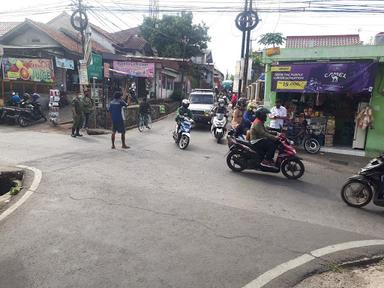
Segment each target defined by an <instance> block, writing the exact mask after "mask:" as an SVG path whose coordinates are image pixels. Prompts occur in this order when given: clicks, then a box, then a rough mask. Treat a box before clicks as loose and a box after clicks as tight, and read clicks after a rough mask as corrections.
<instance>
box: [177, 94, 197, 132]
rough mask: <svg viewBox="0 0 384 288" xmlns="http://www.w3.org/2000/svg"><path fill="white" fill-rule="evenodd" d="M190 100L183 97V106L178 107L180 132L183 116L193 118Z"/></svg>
mask: <svg viewBox="0 0 384 288" xmlns="http://www.w3.org/2000/svg"><path fill="white" fill-rule="evenodd" d="M189 104H190V102H189V100H188V99H183V101H181V106H180V107H179V108H178V109H177V113H176V119H175V120H176V123H177V125H176V132H177V133H178V132H179V128H180V123H181V121H182V118H183V117H188V118H190V119H192V118H193V114H192V112H191V110H189V109H188V107H189Z"/></svg>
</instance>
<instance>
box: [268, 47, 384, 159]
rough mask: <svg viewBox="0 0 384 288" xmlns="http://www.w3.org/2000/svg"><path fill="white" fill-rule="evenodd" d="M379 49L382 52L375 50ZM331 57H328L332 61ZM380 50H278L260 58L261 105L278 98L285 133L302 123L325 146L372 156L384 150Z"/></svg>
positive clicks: (383, 110) (270, 103)
mask: <svg viewBox="0 0 384 288" xmlns="http://www.w3.org/2000/svg"><path fill="white" fill-rule="evenodd" d="M380 48H381V49H380ZM331 55H332V56H331ZM380 55H384V51H383V50H382V47H380V46H370V47H367V46H356V47H348V48H347V47H322V48H310V49H293V48H292V49H281V53H280V54H279V55H274V56H271V57H267V56H264V61H265V63H266V64H267V65H266V88H265V98H264V104H265V105H266V106H267V107H272V106H273V105H274V102H275V100H276V99H280V100H281V102H282V103H283V105H284V106H285V107H286V108H287V110H288V116H289V121H287V124H286V125H287V127H286V128H287V129H288V131H290V129H293V128H292V127H297V126H298V125H299V123H302V121H303V120H304V119H305V120H307V122H308V123H309V124H310V125H311V128H313V131H315V133H316V134H317V135H318V140H319V141H320V142H321V144H322V145H324V146H326V147H337V148H343V149H344V148H345V149H350V150H351V151H352V148H353V149H355V151H356V150H361V151H364V150H366V151H367V152H368V153H366V154H375V153H377V152H380V150H381V151H382V150H384V145H383V144H381V145H380V144H378V143H384V133H382V128H381V126H382V125H380V124H379V123H380V122H378V121H380V120H381V119H383V116H384V115H383V114H384V106H383V105H382V104H383V101H382V99H381V98H384V96H382V94H383V87H382V86H383V83H382V82H383V77H384V75H383V73H382V72H383V69H382V68H383V67H382V66H383V64H382V63H381V61H382V60H383V58H382V56H380Z"/></svg>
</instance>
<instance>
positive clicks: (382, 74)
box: [366, 64, 384, 156]
mask: <svg viewBox="0 0 384 288" xmlns="http://www.w3.org/2000/svg"><path fill="white" fill-rule="evenodd" d="M382 93H384V64H381V65H380V66H379V70H378V73H377V76H376V81H375V87H374V91H373V96H372V99H371V107H372V108H373V111H374V115H373V117H374V122H373V129H372V130H369V131H368V136H367V143H366V151H367V152H368V153H367V154H369V155H370V156H377V154H379V153H382V152H384V95H383V94H382Z"/></svg>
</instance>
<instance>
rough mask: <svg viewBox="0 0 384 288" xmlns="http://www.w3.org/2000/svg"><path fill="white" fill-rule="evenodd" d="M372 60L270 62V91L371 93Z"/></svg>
mask: <svg viewBox="0 0 384 288" xmlns="http://www.w3.org/2000/svg"><path fill="white" fill-rule="evenodd" d="M377 67H378V63H377V62H374V61H355V62H332V63H329V62H327V63H318V62H315V63H294V64H290V63H288V64H280V65H272V67H271V71H272V91H276V92H301V93H353V94H358V93H370V92H372V89H373V85H374V80H375V75H376V71H377Z"/></svg>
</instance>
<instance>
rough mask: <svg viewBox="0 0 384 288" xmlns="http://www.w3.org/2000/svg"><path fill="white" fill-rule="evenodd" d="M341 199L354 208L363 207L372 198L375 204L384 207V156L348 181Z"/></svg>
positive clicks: (373, 161)
mask: <svg viewBox="0 0 384 288" xmlns="http://www.w3.org/2000/svg"><path fill="white" fill-rule="evenodd" d="M341 198H342V199H343V200H344V202H345V203H347V204H348V205H349V206H352V207H357V208H360V207H363V206H365V205H367V204H368V203H369V202H371V200H372V198H373V204H375V205H377V206H381V207H384V154H382V155H381V156H379V157H377V158H375V159H373V160H371V161H370V162H369V163H368V164H367V165H366V166H365V167H364V168H362V169H361V170H360V172H359V173H358V174H357V175H353V176H352V177H350V178H349V179H348V180H347V182H346V183H345V184H344V185H343V187H342V188H341Z"/></svg>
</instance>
